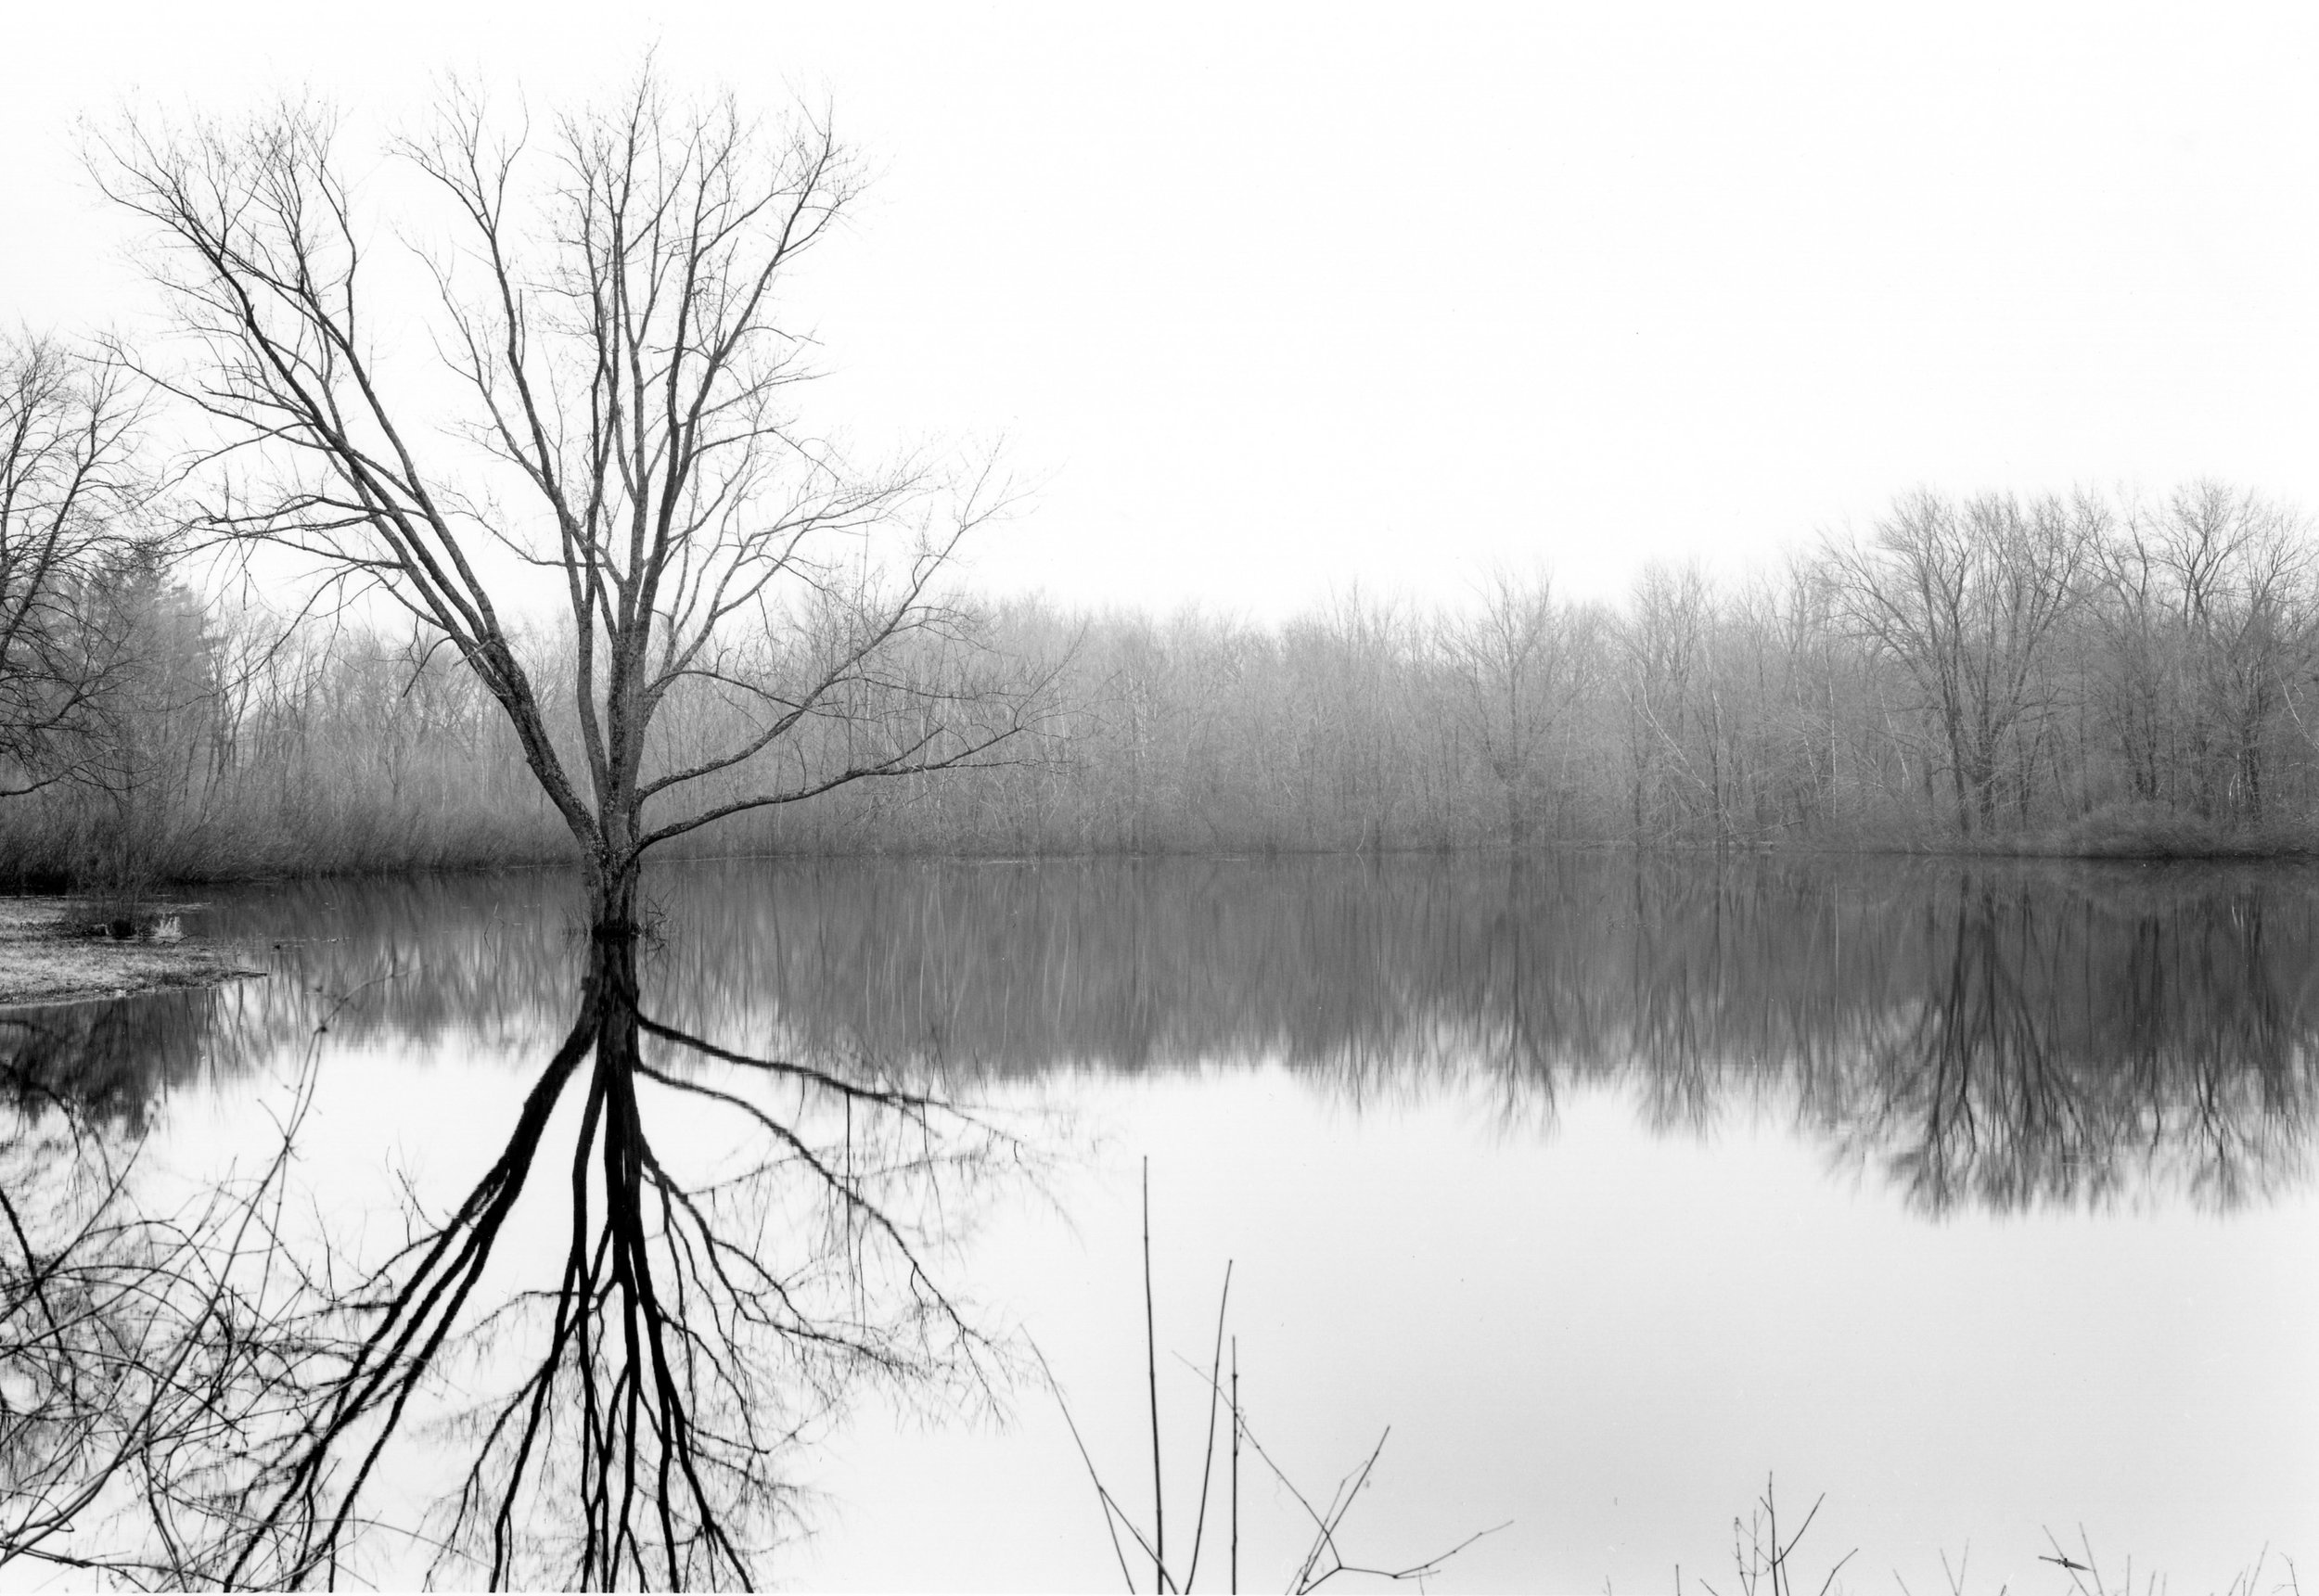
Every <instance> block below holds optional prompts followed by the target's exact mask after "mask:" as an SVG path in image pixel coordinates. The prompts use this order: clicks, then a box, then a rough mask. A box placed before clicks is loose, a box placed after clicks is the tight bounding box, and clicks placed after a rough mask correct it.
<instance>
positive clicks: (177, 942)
mask: <svg viewBox="0 0 2319 1596" xmlns="http://www.w3.org/2000/svg"><path fill="white" fill-rule="evenodd" d="M184 911H185V906H184V905H183V904H160V905H154V906H152V908H151V910H150V911H149V912H148V913H146V914H144V915H142V916H141V917H140V918H139V919H138V920H137V921H136V922H135V924H134V925H133V926H132V927H131V934H130V935H129V936H127V937H125V938H116V937H113V936H110V935H108V934H106V931H105V926H104V925H103V924H102V923H95V924H93V920H94V913H95V906H94V905H92V904H91V903H90V902H88V901H87V900H82V899H73V898H6V899H0V1005H6V1004H12V1003H49V1002H72V1001H74V1000H76V999H83V998H115V997H127V996H129V995H131V994H132V993H135V992H151V991H160V990H165V989H168V988H172V987H203V986H210V985H212V984H214V983H216V982H220V981H230V980H234V979H236V978H237V977H242V976H253V975H257V974H258V973H259V972H258V971H255V970H251V969H248V968H246V967H244V966H243V965H241V964H239V963H237V961H236V959H235V958H234V955H233V951H232V950H230V949H222V948H213V947H209V946H206V945H204V944H203V943H201V942H200V941H199V940H196V939H188V938H186V936H185V935H184V932H183V920H182V916H183V913H184Z"/></svg>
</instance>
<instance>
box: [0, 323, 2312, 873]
mask: <svg viewBox="0 0 2319 1596" xmlns="http://www.w3.org/2000/svg"><path fill="white" fill-rule="evenodd" d="M140 420H141V414H140V410H139V407H138V405H137V403H136V402H135V399H134V396H133V389H132V388H131V386H130V385H129V384H128V382H127V381H126V380H125V379H124V377H123V376H122V373H121V371H120V370H119V368H118V367H117V366H114V365H112V364H108V363H106V362H103V361H100V360H96V359H92V358H87V357H84V356H80V355H76V354H74V353H72V352H70V351H68V350H66V349H64V348H63V347H61V346H59V345H58V344H56V343H53V342H45V341H37V340H22V339H19V340H17V341H15V342H12V343H9V344H7V345H6V347H5V351H0V870H5V871H6V873H7V874H9V875H14V876H16V877H18V878H19V879H48V880H54V879H59V878H68V879H73V880H80V881H117V880H123V879H139V878H150V877H156V876H170V877H226V876H235V875H253V874H289V873H300V872H309V871H340V870H392V869H403V868H438V867H463V866H478V865H489V864H508V863H535V862H557V861H564V860H568V859H570V857H572V851H571V849H572V844H571V841H570V834H569V830H568V828H567V827H566V826H565V824H563V822H562V821H561V820H560V819H559V817H558V816H557V813H556V811H554V810H553V808H552V807H551V806H550V804H549V802H548V800H547V798H545V795H544V794H543V793H542V791H541V789H540V787H539V785H538V783H537V782H536V781H534V780H533V779H532V776H531V774H530V773H529V772H528V771H527V766H526V761H525V757H524V749H523V747H521V745H520V743H519V739H518V735H517V733H516V731H515V729H514V728H513V727H512V726H511V724H510V723H509V721H508V718H507V717H506V714H505V713H504V712H503V709H502V707H501V706H500V705H499V704H498V703H497V702H495V701H494V699H493V696H492V694H491V693H490V692H489V691H487V690H486V688H485V686H484V685H483V684H482V683H480V681H479V679H478V677H477V675H476V673H475V671H473V670H471V669H469V668H468V666H467V665H466V664H465V663H464V662H463V661H462V660H461V659H460V658H458V656H457V654H456V652H455V650H453V649H451V648H448V647H446V646H444V645H443V640H442V637H441V635H440V634H439V633H436V632H431V631H430V630H429V628H427V627H426V626H425V625H423V624H416V625H415V624H412V623H409V622H405V623H404V624H403V625H402V626H401V627H400V628H399V629H396V628H385V627H381V626H380V625H378V623H377V622H376V621H375V620H370V621H365V620H358V619H354V614H353V612H352V611H349V610H343V609H341V610H340V611H338V612H336V613H334V614H331V615H327V616H326V615H319V614H315V613H313V612H311V611H303V612H300V613H297V614H294V615H293V614H288V613H286V612H284V611H283V610H282V609H280V608H278V607H276V606H269V605H268V604H266V603H263V602H261V601H260V600H258V599H257V598H254V597H252V596H251V589H250V585H249V584H248V583H246V582H245V583H243V584H242V585H239V586H230V585H228V584H224V583H220V582H218V581H214V580H206V581H205V580H201V579H199V578H197V577H196V576H195V575H194V574H193V568H189V567H186V566H182V565H180V564H176V563H173V561H175V560H176V558H177V544H176V542H175V541H173V534H172V531H171V530H170V527H169V524H168V520H167V517H165V516H163V515H161V514H160V512H159V510H158V509H157V504H158V502H159V499H158V495H157V492H156V490H155V489H154V488H153V486H152V484H151V480H150V476H151V474H150V472H149V471H148V469H147V466H145V465H144V463H143V460H142V457H141V452H140V449H139V444H138V440H137V438H136V431H137V428H138V425H139V422H140ZM1542 543H1545V544H1546V545H1547V547H1548V548H1550V540H1545V539H1542ZM1542 552H1543V551H1542ZM942 616H943V617H944V620H943V624H942V625H940V626H937V627H927V628H923V629H920V630H918V631H916V632H913V633H912V634H911V635H908V636H903V637H897V638H894V639H891V640H890V641H889V642H888V643H887V644H886V645H884V651H883V654H882V657H881V659H880V663H879V668H878V671H877V673H876V674H875V677H874V678H873V679H867V680H865V681H864V682H863V683H859V684H858V687H857V689H856V691H855V694H854V699H853V700H850V701H849V702H848V704H847V705H846V706H845V712H844V713H843V714H839V715H834V716H829V717H826V718H822V719H819V720H809V721H806V722H804V723H801V725H800V726H798V727H797V728H796V729H795V732H794V734H792V735H791V736H790V737H789V738H788V739H787V740H786V741H784V742H783V743H781V744H779V745H776V746H775V747H768V748H767V749H766V750H765V751H764V752H763V753H762V755H761V756H759V757H758V760H756V761H744V762H742V763H741V764H739V765H737V767H736V768H735V769H734V770H732V771H731V772H718V773H717V774H715V775H713V776H711V777H710V778H708V779H706V780H704V781H702V782H701V783H700V784H699V789H700V790H699V791H698V793H696V794H694V795H692V796H691V797H690V798H688V800H687V801H688V803H689V804H690V806H691V809H690V810H688V811H682V812H708V811H713V810H715V809H716V808H718V807H719V805H720V803H722V802H724V800H725V799H726V798H727V796H728V795H727V793H726V788H728V787H730V788H732V789H733V790H734V791H735V792H739V791H743V790H745V789H748V788H749V787H750V784H752V783H755V784H757V785H763V784H764V783H765V782H767V781H768V780H778V779H790V780H793V781H794V780H797V779H801V778H802V777H804V776H806V775H808V774H809V773H810V772H811V771H812V770H813V769H814V768H815V767H816V766H817V765H836V766H842V765H843V764H844V762H845V761H846V760H847V759H848V758H850V757H852V755H851V754H850V747H849V744H848V739H859V738H860V737H861V736H862V735H863V727H864V726H865V724H870V723H873V722H875V723H877V724H878V728H879V736H880V738H881V739H882V741H881V747H882V746H889V745H890V746H894V747H903V746H907V745H908V743H909V742H910V740H911V736H912V729H911V727H910V726H909V725H907V724H903V723H902V722H903V721H906V720H907V718H908V717H910V716H912V715H928V716H932V715H934V714H936V713H937V712H940V713H944V714H949V715H951V716H952V717H953V718H954V720H955V719H956V718H957V717H958V715H959V708H958V707H959V706H961V705H967V706H971V705H972V704H973V703H974V702H976V693H977V691H978V690H979V689H978V688H977V687H976V685H975V684H976V683H980V682H983V681H987V679H988V677H989V674H990V670H991V661H993V660H999V661H1006V662H1008V664H1009V668H1010V669H1011V670H1013V671H1014V672H1015V675H1016V678H1017V679H1018V680H1030V679H1036V680H1038V681H1041V682H1043V683H1045V685H1044V689H1043V694H1042V696H1041V697H1040V699H1039V700H1038V712H1037V714H1036V715H1035V717H1033V718H1032V719H1031V721H1030V722H1029V724H1028V725H1027V726H1026V727H1025V728H1024V731H1023V734H1020V735H1019V736H1017V737H1016V738H1015V739H1014V741H1013V742H1012V744H1011V745H1010V746H1009V747H1007V748H1006V754H1005V757H1004V758H1003V759H999V760H992V761H990V762H989V763H988V764H985V765H978V766H977V767H976V768H972V769H966V770H948V771H934V772H927V773H925V774H923V775H908V774H903V775H900V776H897V777H895V778H893V779H890V780H887V781H884V782H882V783H878V784H861V785H855V786H851V787H841V788H839V790H836V791H832V792H829V793H827V794H825V795H823V796H820V797H817V798H812V799H811V800H810V801H804V802H799V803H785V804H782V805H779V806H775V807H772V808H766V809H759V810H753V811H748V812H744V813H741V814H737V815H735V816H733V817H732V818H730V819H728V820H725V821H723V822H721V823H720V824H716V825H712V826H708V827H704V828H703V829H701V830H699V831H697V832H694V833H691V834H690V835H689V836H686V837H685V838H684V839H683V844H684V846H683V847H682V848H681V849H680V851H691V852H696V853H698V852H722V851H759V850H763V851H816V852H857V851H861V852H882V851H910V850H927V851H930V850H953V851H986V852H988V851H1000V852H1063V853H1070V852H1111V851H1127V852H1180V851H1249V850H1278V851H1297V850H1361V849H1370V850H1382V849H1410V848H1469V847H1480V848H1503V847H1515V848H1522V847H1528V846H1531V845H1535V844H1543V843H1550V842H1573V841H1589V842H1610V841H1617V842H1633V843H1638V844H1643V845H1675V846H1682V845H1762V844H1772V843H1800V844H1806V845H1820V846H1832V847H1853V846H1902V847H1948V846H1957V845H1967V846H1999V847H2004V846H2018V845H2024V844H2027V845H2032V846H2039V847H2048V848H2051V849H2054V850H2056V851H2081V850H2090V851H2099V850H2103V849H2109V848H2119V849H2128V850H2131V849H2136V848H2145V847H2146V848H2150V849H2157V850H2161V851H2162V850H2167V849H2174V850H2197V849H2202V848H2210V847H2211V848H2230V847H2243V848H2249V849H2255V848H2263V847H2291V846H2300V843H2301V841H2302V840H2303V838H2304V837H2305V836H2308V835H2311V828H2310V821H2311V818H2312V816H2313V811H2314V804H2315V803H2319V788H2315V787H2314V775H2319V748H2315V747H2314V743H2313V735H2312V721H2311V715H2312V710H2313V689H2314V686H2319V564H2315V563H2314V555H2313V540H2312V537H2311V534H2310V528H2309V526H2308V524H2307V523H2306V521H2305V520H2304V518H2303V517H2301V516H2300V514H2299V513H2297V512H2295V511H2293V510H2291V509H2289V508H2287V507H2286V506H2283V505H2280V504H2275V503H2273V502H2271V501H2268V500H2266V499H2264V498H2262V497H2261V496H2260V495H2258V494H2256V493H2253V492H2247V491H2243V490H2240V489H2237V488H2235V487H2232V486H2228V485H2225V484H2222V483H2217V482H2211V481H2199V482H2193V483H2190V484H2187V485H2185V486H2183V487H2181V488H2179V489H2177V490H2175V491H2174V492H2171V493H2168V494H2166V495H2164V496H2162V497H2159V498H2155V499H2147V500H2120V499H2117V498H2113V497H2104V496H2100V495H2095V494H2080V495H2076V496H2073V497H2069V498H2057V497H2045V498H2036V499H2021V498H2018V497H2016V496H2013V495H2010V494H2003V493H1991V494H1983V495H1980V496H1978V497H1973V498H1957V497H1953V496H1948V495H1943V494H1940V493H1935V492H1917V493H1913V494H1909V495H1906V496H1904V497H1903V498H1901V499H1899V500H1898V501H1896V502H1895V503H1894V504H1892V506H1891V507H1890V510H1889V511H1888V512H1887V513H1886V514H1885V515H1883V516H1882V517H1880V518H1879V519H1878V520H1877V522H1876V523H1875V524H1874V525H1873V527H1871V528H1870V529H1869V530H1867V531H1866V532H1865V533H1864V534H1863V535H1850V536H1837V537H1829V538H1824V539H1823V540H1821V541H1820V543H1818V545H1817V546H1816V547H1814V548H1813V549H1811V550H1810V551H1809V552H1807V553H1802V554H1799V555H1793V556H1791V557H1790V558H1789V559H1788V560H1787V562H1786V563H1785V564H1784V565H1783V566H1782V567H1780V568H1778V569H1777V570H1775V571H1771V572H1762V573H1758V574H1757V575H1755V576H1754V577H1752V578H1750V579H1749V580H1746V581H1740V582H1737V583H1736V584H1719V583H1717V582H1715V581H1710V579H1709V578H1708V577H1706V576H1705V575H1704V574H1702V573H1701V572H1700V571H1698V569H1696V568H1692V569H1668V568H1658V567H1654V568H1648V569H1646V570H1645V571H1644V572H1643V573H1642V575H1641V576H1640V578H1639V579H1638V580H1637V581H1636V582H1635V584H1634V588H1633V590H1632V591H1631V593H1630V594H1629V595H1628V596H1627V598H1626V599H1625V601H1624V602H1623V603H1621V604H1617V605H1600V604H1586V603H1577V602H1572V601H1570V600H1569V599H1566V598H1564V597H1563V596H1561V595H1560V594H1557V591H1556V590H1555V587H1554V585H1553V583H1552V582H1551V581H1550V580H1549V579H1548V577H1547V576H1546V575H1545V574H1544V570H1543V569H1540V570H1535V571H1525V572H1513V571H1500V572H1497V573H1494V574H1493V575H1492V576H1490V577H1489V578H1488V579H1487V580H1486V581H1484V582H1483V583H1481V584H1480V587H1479V588H1478V589H1477V590H1476V591H1475V593H1474V594H1473V595H1472V596H1471V598H1470V599H1469V600H1468V601H1467V602H1466V603H1463V604H1458V605H1453V606H1443V607H1439V608H1433V609H1426V608H1420V607H1418V606H1412V605H1410V604H1407V603H1403V602H1397V601H1392V600H1382V601H1380V600H1378V599H1376V598H1373V597H1370V596H1366V595H1363V594H1347V595H1345V596H1343V597H1340V598H1339V599H1336V600H1334V601H1332V602H1330V603H1328V604H1326V605H1325V606H1321V607H1320V608H1318V609H1316V610H1314V611H1313V612H1311V613H1308V614H1305V615H1302V616H1300V617H1297V618H1295V619H1290V620H1288V621H1286V622H1284V623H1280V624H1263V623H1258V622H1255V621H1251V620H1248V619H1239V618H1236V617H1234V616H1232V615H1230V614H1228V613H1220V612H1215V611H1207V610H1199V609H1189V610H1185V611H1181V612H1178V613H1176V614H1173V615H1171V616H1165V617H1162V616H1157V615H1152V614H1148V613H1143V612H1138V611H1133V610H1106V611H1102V612H1098V613H1076V612H1071V611H1068V610H1065V609H1062V608H1059V607H1057V606H1054V605H1052V604H1049V603H1046V602H1044V601H1042V600H1039V599H1035V598H1021V597H1018V598H1010V599H1003V600H999V601H995V602H990V603H982V604H976V603H972V602H968V601H964V600H959V601H955V602H949V603H946V604H945V606H944V608H943V609H942ZM761 641H762V647H763V649H764V650H765V651H767V652H768V653H769V654H771V653H776V652H778V651H779V650H780V649H781V648H782V647H784V646H793V645H791V644H785V640H784V639H783V638H782V637H780V636H777V635H774V634H772V633H770V632H768V634H767V635H766V636H765V637H764V638H763V639H762V640H761ZM519 642H520V648H519V652H520V653H521V654H522V655H523V664H524V667H525V669H526V670H528V671H529V672H530V673H531V675H532V678H533V679H534V680H536V681H537V682H538V683H539V684H540V687H539V693H538V697H539V699H540V701H541V703H542V704H544V705H545V706H549V707H550V708H549V709H548V710H547V711H546V712H547V713H548V715H549V718H550V721H551V722H552V723H551V725H550V728H549V730H550V734H552V735H553V736H555V737H556V738H557V739H563V738H576V737H577V736H578V730H577V727H576V723H575V718H574V717H573V716H571V715H569V714H566V715H564V716H563V718H562V719H561V720H557V718H556V716H557V711H556V710H555V709H554V708H553V707H555V706H557V705H560V704H568V703H570V701H571V699H572V696H573V695H572V693H571V691H570V687H571V685H572V683H574V682H575V681H576V679H577V673H578V671H579V670H580V669H581V661H580V660H579V659H578V658H577V649H576V647H575V645H574V643H573V641H572V638H571V636H570V628H569V627H568V626H566V627H565V628H564V629H563V632H561V633H558V632H557V631H556V630H555V629H554V628H553V627H552V626H547V625H543V626H541V627H540V628H538V629H537V630H536V631H534V632H530V633H523V634H521V635H520V638H519ZM742 646H748V643H747V640H746V639H744V640H743V641H742ZM881 695H882V697H881ZM1005 712H1006V713H1007V714H1009V715H1013V716H1016V717H1018V719H1020V718H1021V716H1022V700H1021V698H1020V697H1019V696H1017V697H1015V698H1012V699H1009V700H1008V701H1007V702H1006V707H1005ZM738 714H739V711H738V710H737V709H734V708H733V707H732V706H731V705H730V704H729V703H726V702H724V701H722V700H720V699H718V698H717V697H715V696H698V697H696V698H693V699H689V700H680V701H676V702H673V703H672V705H671V706H669V707H668V709H666V710H665V711H664V712H663V717H662V721H661V723H660V724H658V725H656V728H655V735H656V736H657V737H659V738H660V739H661V740H660V743H659V744H657V745H656V747H657V748H658V750H659V753H660V757H662V758H666V759H669V760H682V759H683V758H684V757H685V751H686V750H687V749H688V748H691V747H700V748H711V747H720V746H724V745H725V744H729V743H730V742H732V741H733V739H734V738H735V736H736V735H737V734H740V733H741V732H744V731H745V730H746V727H744V726H741V725H738V724H735V725H727V724H724V720H723V719H721V717H724V718H734V717H737V716H738ZM970 719H971V716H970V713H969V714H968V715H967V720H968V721H970ZM888 721H891V722H893V723H892V724H887V723H886V722H888ZM961 723H964V722H961ZM822 744H826V745H828V746H826V747H823V746H821V745H822ZM775 760H788V761H790V762H791V764H792V766H793V769H792V770H791V771H790V772H788V774H787V777H786V778H785V777H784V773H783V772H781V771H778V770H775V771H772V772H768V771H766V770H763V769H760V768H758V767H759V765H760V764H770V763H771V762H772V761H775Z"/></svg>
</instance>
